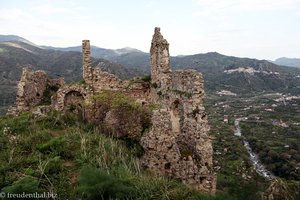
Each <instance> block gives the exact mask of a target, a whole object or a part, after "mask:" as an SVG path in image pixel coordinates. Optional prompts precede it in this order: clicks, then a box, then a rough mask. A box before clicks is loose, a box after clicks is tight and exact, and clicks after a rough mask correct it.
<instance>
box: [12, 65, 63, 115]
mask: <svg viewBox="0 0 300 200" xmlns="http://www.w3.org/2000/svg"><path fill="white" fill-rule="evenodd" d="M63 84H64V79H63V78H58V79H49V78H48V76H47V74H46V73H45V72H44V71H41V70H38V71H33V70H31V69H29V68H23V71H22V75H21V79H20V81H19V83H18V86H17V97H16V104H15V107H11V108H10V109H9V110H8V113H7V114H8V115H10V114H11V115H17V114H18V113H20V112H23V111H29V110H30V109H31V108H33V107H34V106H37V105H39V104H40V103H41V101H42V99H43V94H44V92H45V90H46V89H47V87H52V86H55V87H60V86H62V85H63Z"/></svg>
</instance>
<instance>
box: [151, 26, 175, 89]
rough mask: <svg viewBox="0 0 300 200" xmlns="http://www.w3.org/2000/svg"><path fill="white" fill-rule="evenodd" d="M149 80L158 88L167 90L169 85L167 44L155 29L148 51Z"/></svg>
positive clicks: (158, 30)
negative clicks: (149, 64)
mask: <svg viewBox="0 0 300 200" xmlns="http://www.w3.org/2000/svg"><path fill="white" fill-rule="evenodd" d="M150 55H151V57H150V60H151V61H150V62H151V79H152V82H154V83H156V84H157V86H158V87H160V88H162V89H167V88H168V87H170V84H171V68H170V55H169V43H168V42H167V40H166V39H164V37H163V36H162V35H161V33H160V28H157V27H156V28H155V30H154V35H153V38H152V42H151V49H150Z"/></svg>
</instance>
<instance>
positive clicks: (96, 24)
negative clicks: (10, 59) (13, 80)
mask: <svg viewBox="0 0 300 200" xmlns="http://www.w3.org/2000/svg"><path fill="white" fill-rule="evenodd" d="M156 26H158V27H161V32H162V34H163V35H164V37H165V38H166V39H167V40H168V42H169V43H170V52H171V55H187V54H196V53H206V52H212V51H217V52H219V53H222V54H225V55H232V56H239V57H250V58H258V59H271V60H273V59H275V58H278V57H282V56H286V57H298V58H300V0H126V1H125V0H123V1H122V0H94V1H92V0H0V34H4V35H7V34H14V35H19V36H21V37H24V38H26V39H28V40H30V41H32V42H34V43H36V44H38V45H50V46H57V47H67V46H76V45H81V40H82V39H89V40H91V44H92V45H95V46H99V47H103V48H112V49H116V48H122V47H133V48H137V49H140V50H143V51H146V52H148V51H149V48H150V42H151V37H152V34H153V31H154V27H156Z"/></svg>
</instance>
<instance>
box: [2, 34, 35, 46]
mask: <svg viewBox="0 0 300 200" xmlns="http://www.w3.org/2000/svg"><path fill="white" fill-rule="evenodd" d="M9 41H14V42H24V43H27V44H30V45H33V46H36V45H35V44H34V43H32V42H30V41H28V40H26V39H25V38H22V37H20V36H17V35H0V42H9Z"/></svg>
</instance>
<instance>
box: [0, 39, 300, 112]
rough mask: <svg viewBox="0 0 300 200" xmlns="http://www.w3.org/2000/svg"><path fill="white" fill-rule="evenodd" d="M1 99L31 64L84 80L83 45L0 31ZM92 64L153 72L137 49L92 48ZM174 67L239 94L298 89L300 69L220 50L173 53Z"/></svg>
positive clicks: (10, 95)
mask: <svg viewBox="0 0 300 200" xmlns="http://www.w3.org/2000/svg"><path fill="white" fill-rule="evenodd" d="M0 41H2V42H0V103H1V105H2V106H7V105H10V104H12V102H14V100H15V92H16V83H17V81H18V80H19V78H20V73H21V68H22V67H24V66H26V65H31V67H32V68H34V69H42V70H45V71H46V72H47V73H48V74H49V75H50V76H53V77H55V76H63V77H65V79H66V80H67V81H69V82H70V81H78V80H80V79H81V76H82V75H81V74H82V70H81V62H82V61H81V53H80V52H81V46H77V47H68V48H56V47H49V46H37V45H35V44H33V43H32V42H30V41H28V40H26V39H24V38H21V37H18V36H1V35H0ZM92 56H93V57H94V59H93V65H94V66H96V65H98V64H99V63H101V67H102V68H103V69H104V70H106V71H109V72H111V73H114V74H116V75H117V76H119V77H120V78H122V79H127V78H131V77H133V76H137V75H146V74H149V72H150V65H149V63H150V61H149V53H145V52H142V51H140V50H137V49H132V48H123V49H117V50H112V49H104V48H99V47H95V46H92ZM171 66H172V68H173V69H187V68H192V69H195V70H197V71H199V72H201V73H202V74H203V76H204V80H205V87H206V90H207V91H208V92H215V91H217V90H222V89H225V90H230V91H232V92H235V93H239V94H248V93H251V92H257V91H278V92H290V93H295V94H299V93H300V69H298V68H293V67H284V66H279V65H276V64H274V63H271V62H268V61H266V60H256V59H249V58H237V57H233V56H225V55H221V54H219V53H216V52H211V53H206V54H196V55H189V56H177V57H171Z"/></svg>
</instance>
